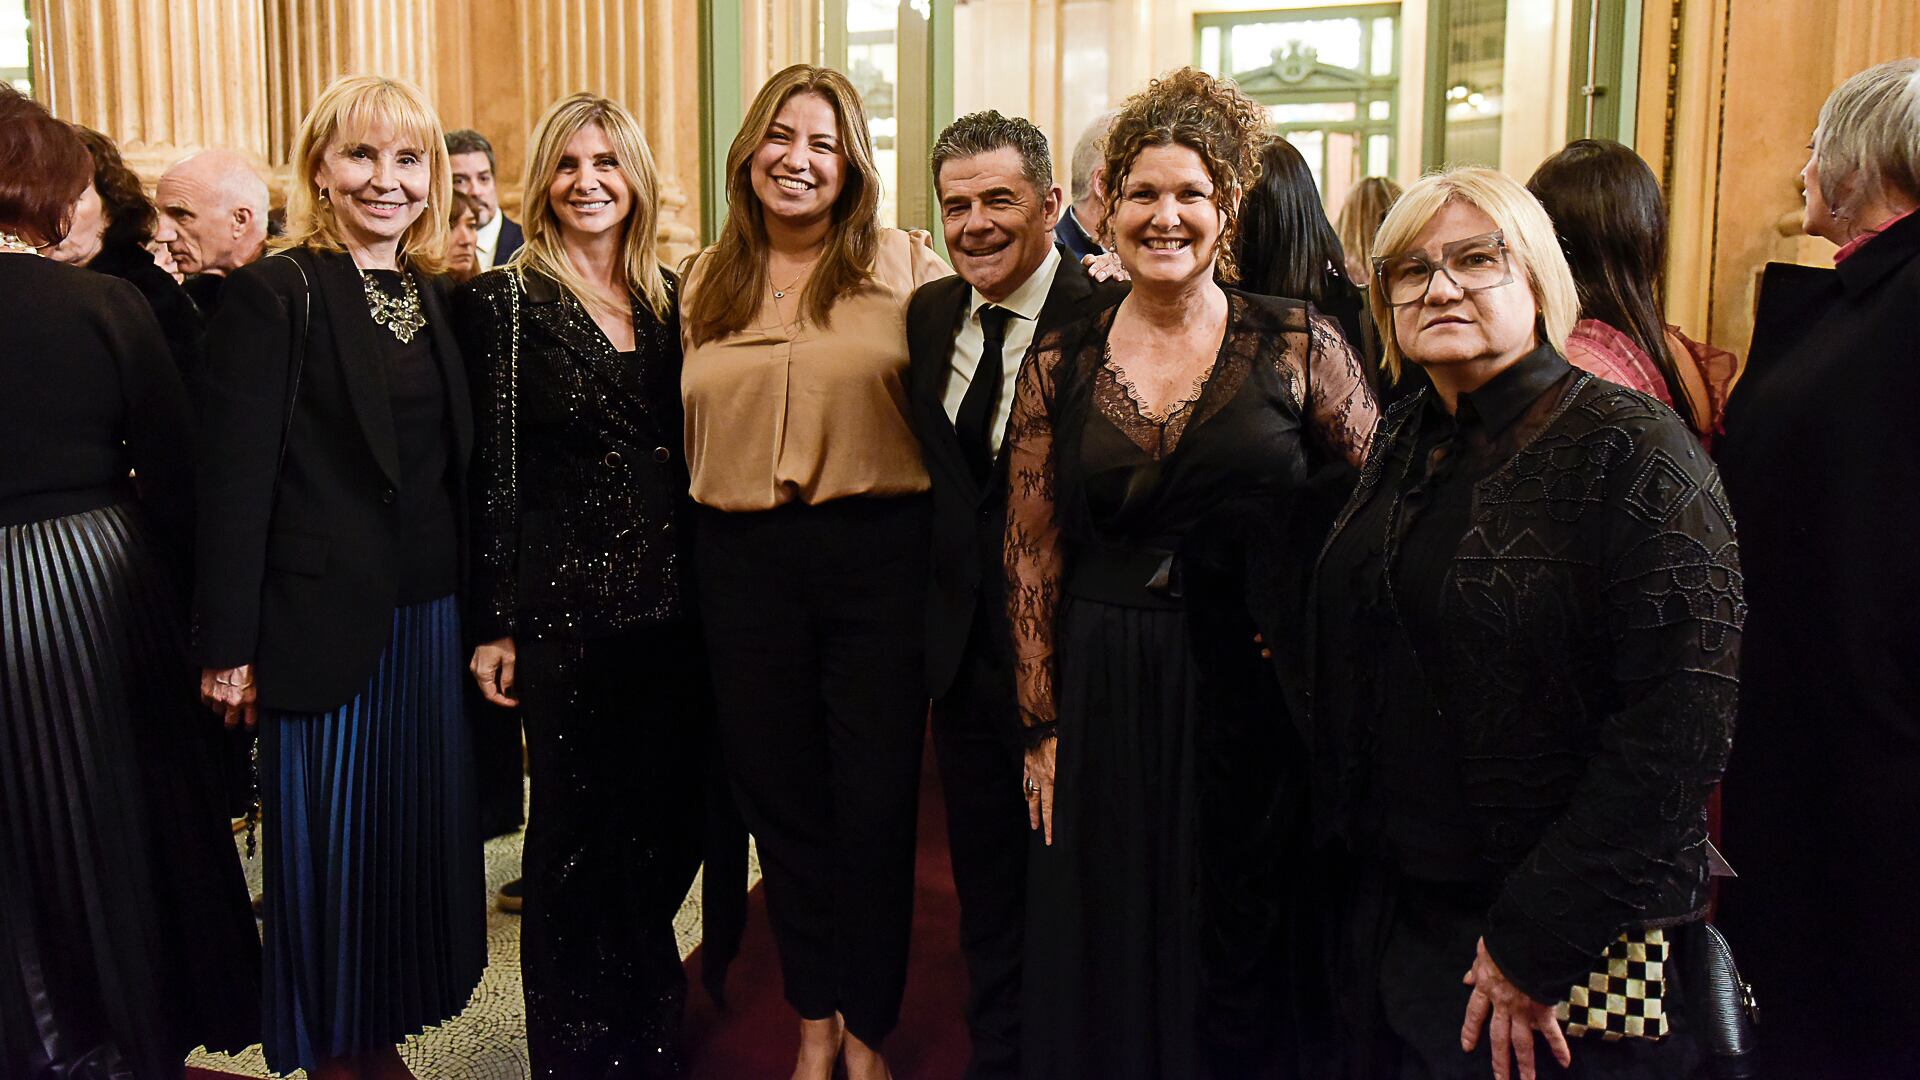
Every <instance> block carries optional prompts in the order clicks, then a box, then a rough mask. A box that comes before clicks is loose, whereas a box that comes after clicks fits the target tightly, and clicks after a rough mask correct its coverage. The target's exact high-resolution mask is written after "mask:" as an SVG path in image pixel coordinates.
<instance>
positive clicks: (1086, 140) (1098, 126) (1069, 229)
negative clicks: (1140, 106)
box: [1053, 111, 1120, 260]
mask: <svg viewBox="0 0 1920 1080" xmlns="http://www.w3.org/2000/svg"><path fill="white" fill-rule="evenodd" d="M1119 115H1120V114H1119V113H1118V112H1117V111H1116V112H1104V113H1101V114H1100V115H1099V116H1096V117H1094V118H1093V122H1092V123H1090V124H1088V125H1087V127H1086V130H1084V131H1082V132H1081V133H1080V140H1079V141H1078V142H1076V143H1074V144H1073V162H1072V168H1071V179H1072V181H1073V190H1072V191H1070V192H1068V195H1069V196H1070V197H1071V198H1072V199H1073V202H1072V204H1071V205H1069V206H1068V207H1067V212H1066V213H1064V214H1061V215H1060V223H1059V224H1058V225H1055V226H1054V227H1053V238H1054V239H1055V240H1056V241H1058V242H1059V243H1060V245H1061V246H1062V247H1064V248H1066V249H1067V250H1068V251H1070V252H1072V253H1073V257H1074V259H1075V260H1079V259H1084V258H1086V257H1087V256H1089V255H1101V254H1104V253H1105V252H1106V250H1107V249H1106V248H1105V247H1102V246H1101V244H1100V238H1099V237H1098V235H1096V234H1097V233H1098V231H1099V229H1100V219H1101V218H1102V217H1104V216H1105V214H1106V209H1105V205H1104V204H1105V203H1106V198H1107V195H1106V179H1107V161H1106V150H1107V129H1108V128H1111V127H1112V126H1113V120H1114V117H1116V116H1119Z"/></svg>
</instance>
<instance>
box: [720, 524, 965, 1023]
mask: <svg viewBox="0 0 1920 1080" xmlns="http://www.w3.org/2000/svg"><path fill="white" fill-rule="evenodd" d="M696 563H697V572H698V575H699V583H700V597H701V605H702V608H701V613H702V622H703V624H704V626H705V629H706V634H707V643H708V649H709V652H710V654H711V656H712V663H713V680H714V689H715V701H716V704H717V706H718V710H719V721H720V725H719V726H720V735H721V740H722V749H723V752H724V754H725V757H726V763H727V770H728V773H729V775H730V776H731V777H732V779H733V785H734V794H735V797H736V799H737V801H738V803H739V806H740V811H741V815H742V817H743V818H744V819H745V820H746V823H747V828H748V829H749V830H750V831H751V832H752V833H753V835H754V837H755V838H756V839H757V841H758V843H759V851H760V866H761V870H762V873H763V874H764V876H765V881H766V887H767V911H768V915H769V916H770V918H771V920H772V923H773V933H774V940H775V942H776V944H778V946H779V949H780V969H781V974H782V977H783V979H784V982H785V986H786V997H787V1001H788V1002H789V1003H790V1004H792V1005H793V1007H794V1009H795V1010H797V1011H798V1012H799V1013H800V1015H801V1016H802V1017H803V1018H806V1019H811V1020H819V1019H824V1018H826V1017H830V1016H832V1015H833V1014H834V1013H835V1012H836V1011H837V1012H839V1013H841V1014H843V1015H844V1016H845V1017H846V1022H847V1029H848V1030H849V1031H851V1032H852V1033H853V1034H854V1035H856V1036H857V1037H859V1038H860V1040H861V1041H863V1042H865V1043H867V1044H868V1045H870V1046H872V1045H878V1044H879V1042H880V1040H882V1039H883V1038H885V1037H886V1035H887V1033H888V1032H890V1031H892V1030H893V1027H894V1024H895V1023H896V1022H897V1021H898V1020H899V1016H900V996H901V994H902V992H903V991H904V989H905V985H906V969H907V939H908V936H909V931H910V930H911V928H912V919H913V857H914V818H915V811H916V810H917V800H918V797H919V786H920V752H921V748H922V745H923V739H924V732H925V728H926V708H927V699H926V686H925V674H924V671H923V667H924V665H923V661H922V641H923V637H924V626H925V619H926V613H925V601H926V581H927V569H926V568H927V505H926V500H925V499H924V498H922V497H911V498H898V499H868V498H850V499H841V500H836V501H834V502H829V503H824V504H822V505H819V506H798V505H796V506H786V507H781V508H779V509H775V510H768V511H763V512H757V513H725V512H721V511H714V510H707V511H704V512H703V513H702V515H701V517H700V521H699V533H698V542H697V548H696Z"/></svg>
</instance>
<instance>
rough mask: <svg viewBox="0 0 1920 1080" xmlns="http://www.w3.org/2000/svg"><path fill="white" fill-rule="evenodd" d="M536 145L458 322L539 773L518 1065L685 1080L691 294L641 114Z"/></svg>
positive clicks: (690, 771) (498, 647)
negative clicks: (512, 216) (518, 239)
mask: <svg viewBox="0 0 1920 1080" xmlns="http://www.w3.org/2000/svg"><path fill="white" fill-rule="evenodd" d="M533 147H534V150H533V154H532V156H531V158H530V159H529V161H530V164H529V168H528V178H527V184H526V192H527V213H526V215H525V219H526V237H527V239H526V246H524V247H522V248H521V249H520V250H519V251H518V252H517V253H515V255H514V258H513V262H512V263H511V264H509V265H508V266H506V267H504V268H501V269H498V270H493V271H490V272H488V273H486V274H482V275H481V276H480V277H479V278H477V279H475V280H474V282H473V283H472V284H471V285H469V286H467V287H466V288H465V289H463V290H462V291H461V293H460V294H459V299H458V306H457V309H456V310H457V311H458V313H459V316H458V317H459V321H460V324H461V334H462V341H463V347H464V351H465V352H466V354H467V356H468V357H469V362H470V363H472V364H473V365H474V366H475V368H476V372H477V374H476V378H475V386H476V387H477V395H476V396H477V400H478V401H479V402H480V409H479V413H480V421H479V424H478V440H477V441H478V447H479V475H480V487H479V491H480V495H481V498H480V499H479V500H478V502H477V504H476V507H475V515H474V519H475V520H474V538H475V540H476V545H475V551H476V558H475V584H474V590H473V591H474V606H475V608H476V609H477V612H476V617H475V619H474V623H475V626H476V629H477V631H478V636H479V638H480V640H481V641H483V642H485V644H482V645H481V646H480V647H479V648H478V649H476V650H475V651H474V656H473V665H472V666H473V673H474V676H475V677H476V678H477V679H478V680H479V681H480V687H481V690H482V692H483V693H485V694H486V696H487V699H488V700H490V701H492V702H493V703H494V704H496V705H502V706H507V707H514V706H518V707H519V708H520V709H521V715H522V718H523V719H524V721H525V723H526V729H527V748H528V753H529V760H530V763H531V766H532V769H531V772H532V780H533V783H532V804H531V812H530V813H529V814H528V817H527V837H526V853H525V859H524V867H523V869H524V871H525V883H526V884H525V895H526V908H525V916H526V921H525V928H524V929H523V930H522V931H521V935H520V967H521V971H522V973H523V975H524V976H525V980H526V995H527V1050H528V1056H529V1058H530V1059H531V1064H532V1068H533V1074H534V1075H535V1076H540V1077H576V1076H592V1077H602V1078H610V1077H665V1076H677V1075H679V1072H680V1053H679V1050H680V1039H679V1036H680V1019H681V1015H682V1012H683V1010H684V1009H685V1006H686V988H687V980H686V976H685V974H684V973H683V972H682V970H681V967H680V952H679V948H678V946H677V944H676V942H675V938H674V933H673V917H674V913H675V912H677V911H678V910H679V909H680V904H681V901H683V900H684V899H685V898H686V895H687V887H688V885H690V884H691V883H692V882H693V875H694V871H695V870H696V869H698V867H699V865H700V823H701V816H700V814H701V808H702V805H703V787H702V781H703V780H704V778H705V776H706V768H705V763H706V754H705V750H704V739H705V728H706V715H707V709H706V685H707V680H706V676H705V661H704V658H703V655H702V651H701V649H700V645H699V633H698V630H697V628H696V627H695V626H694V623H693V618H692V613H691V611H690V606H691V605H690V598H689V596H688V592H689V590H688V588H687V585H688V582H687V580H686V575H687V563H686V547H685V545H686V542H687V536H686V533H687V529H686V526H687V512H688V511H689V510H690V509H691V505H692V504H691V501H690V500H689V499H688V496H687V466H686V460H685V458H684V457H683V456H682V455H681V453H680V444H681V427H682V420H681V410H680V310H679V303H678V301H679V282H678V281H677V280H676V279H675V278H673V277H672V276H671V275H670V274H668V273H667V272H666V271H665V270H664V269H663V268H662V267H661V266H660V264H659V262H658V260H657V258H656V256H655V247H654V240H655V224H656V222H657V220H658V217H659V205H660V203H659V189H658V184H657V181H656V179H655V175H656V174H655V172H654V166H653V157H652V153H651V152H650V151H649V150H648V148H647V143H646V139H645V137H644V136H643V135H642V134H641V132H640V125H639V123H638V122H636V121H635V120H634V119H633V116H632V114H630V113H628V112H627V110H626V109H625V108H623V107H622V106H621V105H620V104H619V103H617V102H614V101H611V100H609V99H607V98H603V97H598V96H595V95H593V94H585V93H582V94H574V95H572V96H570V97H567V98H564V99H562V100H561V101H559V102H557V103H556V104H555V105H554V106H553V107H552V108H551V109H549V110H548V111H547V114H546V116H545V117H544V118H542V119H541V121H540V124H539V126H538V127H537V128H536V129H535V130H534V137H533Z"/></svg>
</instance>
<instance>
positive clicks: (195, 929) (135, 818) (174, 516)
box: [0, 84, 260, 1078]
mask: <svg viewBox="0 0 1920 1080" xmlns="http://www.w3.org/2000/svg"><path fill="white" fill-rule="evenodd" d="M97 170H98V166H97V164H96V162H95V161H94V160H93V159H92V158H91V157H90V155H89V153H88V150H87V147H86V146H85V145H84V144H83V143H82V141H81V139H80V137H79V136H78V135H76V134H75V132H74V129H73V128H72V127H70V126H68V125H67V124H64V123H62V122H61V121H59V120H56V119H54V118H53V117H52V116H50V115H48V114H47V111H46V110H45V109H43V108H42V107H40V106H39V105H38V104H36V103H34V102H32V101H29V100H27V99H26V98H24V97H22V96H21V95H20V94H19V93H18V92H16V91H15V90H14V89H13V88H12V87H10V86H6V85H4V84H0V324H4V325H5V326H6V327H7V330H6V333H5V335H4V340H0V462H4V463H5V465H4V467H0V611H5V612H6V616H5V617H4V618H0V657H4V660H0V792H4V793H5V806H6V812H5V813H4V814H0V1076H8V1077H109V1076H111V1077H119V1076H139V1077H156V1078H158V1077H173V1078H178V1077H180V1076H181V1075H182V1073H183V1071H184V1070H183V1068H182V1062H183V1061H184V1060H185V1058H186V1055H187V1054H188V1053H190V1052H191V1051H192V1050H193V1049H194V1048H195V1047H197V1046H202V1045H205V1046H208V1047H211V1048H213V1049H216V1050H225V1051H228V1052H238V1051H240V1050H242V1049H244V1048H245V1047H247V1046H248V1045H250V1044H251V1043H253V1042H254V1040H256V1039H257V1038H258V1037H259V1035H258V1032H259V1028H260V1005H259V1002H260V943H259V939H258V938H257V937H256V936H255V934H254V927H253V918H252V915H251V913H250V912H249V911H248V908H247V891H246V882H245V880H244V879H243V877H242V876H241V872H240V862H239V859H238V858H237V857H236V855H235V853H234V848H233V836H232V834H231V833H230V832H229V831H228V828H227V820H226V816H225V814H224V813H223V812H222V808H221V806H220V800H219V796H218V783H217V760H218V752H219V751H218V748H219V739H218V732H219V726H218V724H217V723H215V722H214V721H213V720H212V719H211V718H209V717H208V716H207V715H206V714H205V713H204V712H202V711H201V710H200V709H199V708H198V707H196V706H195V704H194V700H193V698H194V693H193V676H192V673H191V669H189V668H188V666H187V660H186V611H185V605H184V603H183V597H182V595H181V586H182V585H183V584H184V573H183V570H184V565H185V562H186V556H187V552H188V549H189V548H190V546H191V544H192V542H193V525H194V522H193V516H194V500H193V471H192V463H191V457H190V453H189V450H188V448H189V447H190V446H191V445H192V439H193V414H192V411H191V409H190V408H189V407H188V404H187V395H186V391H185V390H184V389H183V387H182V385H181V380H180V373H179V371H178V370H177V368H176V367H175V366H174V364H173V362H172V361H171V359H170V358H169V357H168V354H167V347H166V342H165V340H164V339H163V338H162V336H161V331H160V326H159V324H158V323H157V322H156V321H155V320H154V316H153V312H152V310H151V309H150V308H149V307H148V306H147V305H146V304H145V303H142V302H141V299H140V294H139V292H137V291H136V290H135V289H134V287H133V286H132V285H130V284H128V283H127V282H125V281H121V280H119V279H117V278H114V277H112V276H111V275H106V274H93V273H87V272H85V271H83V270H80V269H78V268H76V267H73V266H63V265H61V264H60V263H58V262H56V261H54V260H51V259H46V258H42V257H41V253H42V252H43V251H46V250H47V249H49V248H52V247H54V246H55V245H57V244H60V243H62V242H63V241H64V239H65V237H66V236H67V235H68V230H69V226H70V224H71V223H73V222H74V221H75V220H76V219H77V218H80V217H82V216H83V215H84V214H87V213H91V212H94V211H93V209H92V204H93V202H94V200H93V199H91V198H90V197H89V193H92V192H94V190H95V189H94V188H93V187H92V186H91V185H92V183H93V182H94V181H95V178H96V176H97V175H98V171H97ZM80 203H87V204H89V206H88V208H86V209H83V208H82V207H81V206H80V205H78V204H80ZM81 246H82V247H90V246H92V242H87V243H83V244H82V245H81Z"/></svg>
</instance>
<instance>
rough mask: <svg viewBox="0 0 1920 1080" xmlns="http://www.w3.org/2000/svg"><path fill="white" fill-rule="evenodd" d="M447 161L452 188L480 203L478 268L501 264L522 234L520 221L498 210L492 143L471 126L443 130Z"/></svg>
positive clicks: (517, 246)
mask: <svg viewBox="0 0 1920 1080" xmlns="http://www.w3.org/2000/svg"><path fill="white" fill-rule="evenodd" d="M447 160H448V162H449V163H450V164H451V165H452V166H453V190H455V191H458V192H460V193H462V194H465V195H470V196H472V197H473V199H474V201H475V202H478V203H479V204H480V220H479V222H478V224H479V226H480V246H479V255H480V271H481V272H482V273H484V272H486V271H488V270H491V269H493V268H494V267H496V266H501V265H504V264H505V263H506V261H507V260H508V259H510V258H512V257H513V253H514V252H516V251H519V250H520V245H521V244H522V243H524V242H525V241H526V237H525V236H524V235H522V233H521V232H520V223H519V222H517V221H514V220H513V219H512V218H509V217H508V216H507V215H505V214H503V213H501V212H500V190H499V187H498V185H497V183H496V177H495V175H494V174H495V173H496V172H498V171H499V168H500V163H499V161H498V160H497V159H495V157H494V156H493V143H491V142H489V141H488V140H487V137H486V136H485V135H482V134H480V133H479V132H477V131H475V130H473V129H472V128H460V129H458V130H456V131H449V132H447Z"/></svg>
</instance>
